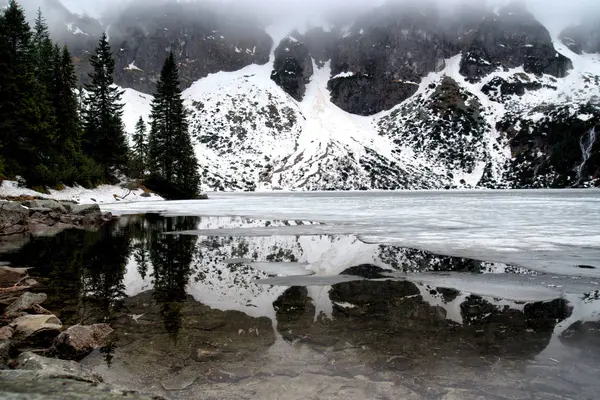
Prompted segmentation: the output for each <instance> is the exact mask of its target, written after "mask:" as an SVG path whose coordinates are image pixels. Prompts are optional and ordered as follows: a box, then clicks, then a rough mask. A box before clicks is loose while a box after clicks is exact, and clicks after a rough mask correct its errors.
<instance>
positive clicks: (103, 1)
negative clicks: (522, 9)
mask: <svg viewBox="0 0 600 400" xmlns="http://www.w3.org/2000/svg"><path fill="white" fill-rule="evenodd" d="M127 1H133V0H62V2H63V4H65V5H66V6H67V7H68V8H69V9H70V10H72V11H73V12H76V13H80V14H83V13H87V14H89V15H90V16H92V17H100V16H101V15H102V14H103V13H104V12H105V11H106V10H107V9H114V8H115V7H121V6H123V5H124V4H125V3H127ZM153 1H154V0H153ZM171 1H203V2H205V3H209V2H210V3H216V4H219V5H226V6H231V7H232V9H236V10H238V11H239V10H245V11H247V12H251V13H258V14H263V15H265V14H267V15H268V14H276V13H283V14H288V15H289V14H296V15H298V14H312V15H315V14H321V13H325V12H328V11H331V10H332V9H333V10H340V11H341V10H348V9H356V10H360V9H365V8H371V7H374V6H378V5H381V4H382V3H384V2H385V0H212V1H211V0H171ZM393 1H411V0H393ZM412 1H423V0H412ZM438 1H439V3H440V4H441V5H445V6H458V7H459V5H458V4H460V3H464V2H465V0H438ZM466 1H469V0H466ZM470 1H472V2H474V3H476V4H481V3H482V2H483V1H485V0H470ZM494 2H500V3H505V2H506V0H488V3H494ZM525 2H526V4H527V6H528V8H529V9H530V10H531V11H532V12H533V13H534V14H535V16H536V18H537V19H538V20H540V21H541V22H542V23H543V24H544V25H546V27H547V28H548V29H549V30H550V31H551V33H552V34H558V33H559V31H560V30H561V29H562V28H564V27H566V26H567V25H570V24H574V23H578V22H580V21H581V20H582V19H583V18H586V17H590V16H596V17H597V18H598V19H600V1H599V0H525Z"/></svg>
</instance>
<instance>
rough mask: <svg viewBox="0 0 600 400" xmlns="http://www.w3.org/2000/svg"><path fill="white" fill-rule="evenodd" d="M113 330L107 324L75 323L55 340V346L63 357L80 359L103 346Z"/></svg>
mask: <svg viewBox="0 0 600 400" xmlns="http://www.w3.org/2000/svg"><path fill="white" fill-rule="evenodd" d="M112 331H113V329H112V328H111V327H110V326H109V325H107V324H96V325H87V326H84V325H74V326H72V327H70V328H69V329H67V330H66V331H64V332H62V333H61V334H60V335H59V336H58V337H57V338H56V339H55V340H54V347H55V348H56V351H57V353H58V354H59V355H60V356H61V357H62V358H65V359H80V358H83V357H85V356H86V355H88V354H89V353H91V352H92V351H93V350H94V349H96V348H98V347H100V346H102V345H103V344H104V341H105V339H106V338H107V337H108V335H110V334H111V333H112Z"/></svg>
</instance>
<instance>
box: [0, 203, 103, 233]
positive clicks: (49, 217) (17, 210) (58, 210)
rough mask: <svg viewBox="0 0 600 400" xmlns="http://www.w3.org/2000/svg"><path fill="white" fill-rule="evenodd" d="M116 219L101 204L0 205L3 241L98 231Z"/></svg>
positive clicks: (0, 231) (0, 224)
mask: <svg viewBox="0 0 600 400" xmlns="http://www.w3.org/2000/svg"><path fill="white" fill-rule="evenodd" d="M112 218H113V216H112V214H111V213H103V212H102V211H101V210H100V206H99V205H97V204H76V203H73V202H68V201H56V200H40V199H29V200H22V201H3V202H0V237H7V236H13V235H22V234H28V233H30V234H34V235H35V234H43V233H45V232H47V231H49V230H50V231H52V232H59V231H62V230H64V229H71V228H85V229H89V228H95V227H100V226H102V225H104V224H105V223H107V222H109V221H110V220H111V219H112Z"/></svg>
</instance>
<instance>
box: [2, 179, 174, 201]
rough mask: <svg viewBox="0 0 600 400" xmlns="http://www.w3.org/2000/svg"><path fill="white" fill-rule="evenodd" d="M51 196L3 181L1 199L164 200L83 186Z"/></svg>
mask: <svg viewBox="0 0 600 400" xmlns="http://www.w3.org/2000/svg"><path fill="white" fill-rule="evenodd" d="M48 191H49V192H50V194H45V193H40V192H36V191H35V190H31V189H27V188H24V187H19V186H18V183H17V182H15V181H3V182H2V184H1V185H0V198H1V197H13V196H14V197H17V196H35V197H41V198H44V199H54V200H69V201H75V202H77V203H79V204H94V203H96V204H107V203H116V202H123V203H130V202H141V201H143V202H147V201H158V200H164V199H163V198H162V197H160V196H158V195H157V194H154V193H151V194H150V197H142V195H143V194H144V191H143V190H142V189H136V190H129V189H125V188H122V187H120V186H114V185H101V186H98V187H97V188H94V189H86V188H84V187H81V186H75V187H66V188H65V189H63V190H54V189H49V190H48Z"/></svg>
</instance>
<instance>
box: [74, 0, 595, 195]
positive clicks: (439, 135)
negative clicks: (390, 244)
mask: <svg viewBox="0 0 600 400" xmlns="http://www.w3.org/2000/svg"><path fill="white" fill-rule="evenodd" d="M469 4H470V3H469ZM113 14H116V15H112V16H110V15H109V16H105V17H103V24H104V25H105V29H106V30H108V33H109V36H110V40H111V43H112V44H113V49H114V50H115V55H116V58H117V76H116V79H117V82H118V83H119V84H120V85H122V86H123V87H125V88H127V90H126V95H125V102H126V110H125V113H126V114H125V123H126V126H127V129H128V131H129V132H132V131H133V125H134V123H135V121H136V120H137V119H138V118H139V116H143V117H144V118H147V116H148V114H149V111H150V101H151V95H150V94H151V93H152V91H153V90H154V82H155V81H156V78H157V75H158V73H159V70H160V67H161V65H162V60H163V58H164V56H165V55H166V53H167V52H168V51H171V50H173V51H174V52H175V54H176V55H177V57H178V59H179V61H180V69H181V76H182V85H183V86H184V88H185V89H186V90H185V92H184V95H185V98H186V100H187V105H188V108H189V110H190V118H191V122H192V124H191V129H193V135H194V138H195V141H196V143H195V144H196V151H197V155H198V158H199V160H200V164H201V168H202V174H203V186H204V189H206V190H212V189H217V190H268V189H298V190H334V189H335V190H347V189H361V190H362V189H437V188H451V187H467V188H474V187H486V188H514V187H522V188H529V187H571V186H592V185H598V184H600V179H599V178H600V141H596V140H595V138H596V135H595V133H596V129H595V126H596V125H599V124H600V54H599V53H598V47H597V38H598V36H597V29H596V30H594V29H595V26H596V25H594V24H588V25H581V26H579V25H578V26H573V27H571V28H568V29H567V30H565V32H563V34H561V36H560V39H561V40H562V41H560V40H558V39H556V40H553V39H552V38H551V36H550V34H549V32H548V30H547V29H546V28H545V27H544V26H543V25H542V24H541V23H540V22H538V21H537V20H536V19H535V17H534V15H533V14H531V13H530V12H529V11H527V9H525V8H524V6H523V5H522V2H518V1H516V2H511V3H508V4H507V5H505V6H503V7H496V8H488V7H486V6H483V5H480V6H474V5H464V6H463V7H455V8H453V9H448V8H447V7H446V6H440V5H437V4H436V2H420V3H418V4H412V3H406V2H401V3H387V4H384V5H381V6H377V7H374V8H372V9H371V10H367V11H365V10H361V11H360V12H359V13H354V14H353V13H345V14H344V16H343V17H339V16H338V18H337V20H335V22H331V21H333V20H334V19H332V18H329V19H327V18H325V17H323V18H317V19H315V18H312V19H310V20H309V19H304V20H303V19H302V18H301V17H300V16H297V15H291V16H290V15H284V16H281V15H279V16H277V18H276V19H271V20H266V19H265V18H262V19H261V18H258V17H251V16H249V14H242V13H235V12H233V11H231V7H229V9H228V7H227V6H226V5H225V4H221V5H218V6H213V7H212V8H211V7H209V6H208V5H206V4H205V3H198V2H172V1H169V0H163V1H160V2H156V3H153V5H148V4H146V5H141V3H140V2H135V1H133V2H131V3H130V4H129V5H128V6H125V8H124V10H123V11H121V12H119V13H113ZM313 17H314V16H313ZM310 21H313V22H312V23H310ZM324 21H325V22H324ZM78 27H79V26H78ZM80 30H82V29H80ZM86 33H87V32H86ZM72 36H73V37H84V36H85V37H87V36H93V35H87V36H86V35H82V34H79V35H76V34H74V33H72ZM71 39H73V38H71ZM595 46H596V47H595ZM83 47H85V46H83ZM83 47H82V48H83ZM84 56H85V52H82V53H81V54H80V58H81V60H82V64H83V60H84V59H85V57H84ZM82 76H83V74H82Z"/></svg>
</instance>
